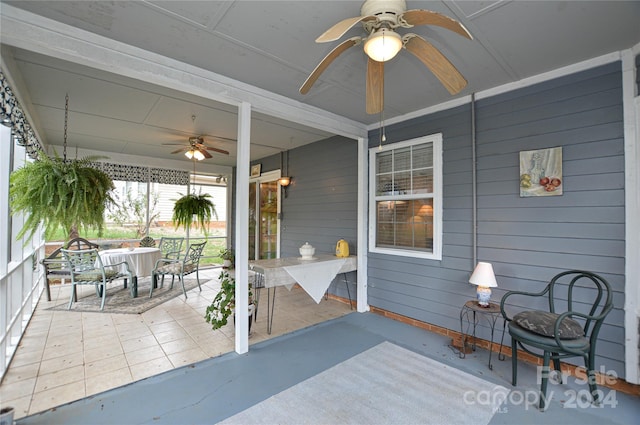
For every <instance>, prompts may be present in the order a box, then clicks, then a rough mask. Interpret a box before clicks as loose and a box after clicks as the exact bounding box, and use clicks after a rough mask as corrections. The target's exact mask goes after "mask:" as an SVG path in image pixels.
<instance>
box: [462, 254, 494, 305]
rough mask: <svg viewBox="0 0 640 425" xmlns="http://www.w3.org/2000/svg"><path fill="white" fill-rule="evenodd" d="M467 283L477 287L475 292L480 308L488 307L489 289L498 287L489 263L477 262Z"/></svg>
mask: <svg viewBox="0 0 640 425" xmlns="http://www.w3.org/2000/svg"><path fill="white" fill-rule="evenodd" d="M469 283H471V284H473V285H477V286H478V289H477V291H476V292H477V295H478V305H479V306H480V307H489V299H490V298H491V288H496V287H497V286H498V283H497V282H496V276H495V275H494V274H493V267H492V266H491V263H483V262H479V263H478V265H477V266H476V268H475V270H473V273H472V274H471V277H470V278H469Z"/></svg>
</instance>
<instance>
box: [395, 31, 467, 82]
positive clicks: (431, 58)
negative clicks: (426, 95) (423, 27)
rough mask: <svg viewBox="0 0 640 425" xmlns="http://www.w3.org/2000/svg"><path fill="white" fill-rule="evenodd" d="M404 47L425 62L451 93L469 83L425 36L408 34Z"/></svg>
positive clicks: (405, 37)
mask: <svg viewBox="0 0 640 425" xmlns="http://www.w3.org/2000/svg"><path fill="white" fill-rule="evenodd" d="M404 39H405V40H406V41H405V43H404V47H405V48H406V49H407V50H408V51H410V52H411V53H413V54H414V55H415V56H416V57H417V58H418V59H420V61H422V63H424V64H425V65H426V66H427V68H429V70H431V72H433V74H434V75H435V76H436V77H438V80H440V82H441V83H442V84H443V85H444V86H445V88H446V89H447V90H449V93H451V94H456V93H458V92H460V90H462V89H463V88H465V86H466V85H467V80H465V79H464V77H463V76H462V74H460V72H459V71H458V70H457V69H456V67H455V66H453V64H452V63H451V62H449V60H448V59H447V58H446V57H444V55H443V54H442V53H441V52H440V51H439V50H438V49H436V48H435V47H434V46H433V45H432V44H431V43H429V42H428V41H426V40H425V39H424V38H422V37H420V36H418V35H415V34H407V35H405V36H404Z"/></svg>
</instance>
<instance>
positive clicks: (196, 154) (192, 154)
mask: <svg viewBox="0 0 640 425" xmlns="http://www.w3.org/2000/svg"><path fill="white" fill-rule="evenodd" d="M184 156H186V157H187V158H189V159H192V158H195V159H197V160H198V161H202V160H203V159H204V154H203V153H202V152H200V151H199V150H198V149H189V150H188V151H186V152H185V153H184Z"/></svg>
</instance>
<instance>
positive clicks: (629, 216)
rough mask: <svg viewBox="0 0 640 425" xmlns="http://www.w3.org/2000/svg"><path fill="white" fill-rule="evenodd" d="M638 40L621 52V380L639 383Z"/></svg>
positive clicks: (639, 118) (639, 106)
mask: <svg viewBox="0 0 640 425" xmlns="http://www.w3.org/2000/svg"><path fill="white" fill-rule="evenodd" d="M639 53H640V44H637V45H636V46H634V48H633V49H631V50H626V51H624V52H623V53H622V101H623V108H624V109H623V110H624V162H625V164H624V168H625V176H624V177H625V183H624V184H625V224H626V226H625V227H626V230H625V239H626V244H625V251H626V252H625V259H626V261H625V290H624V295H625V297H624V299H625V302H624V304H625V305H624V318H625V320H624V329H625V377H624V378H625V380H626V381H627V382H629V383H631V384H640V349H639V348H638V345H639V344H640V341H639V339H640V337H639V335H638V327H639V326H640V280H639V279H640V263H638V261H634V259H638V258H640V238H639V237H638V235H639V234H640V195H639V192H640V172H639V171H638V167H639V166H640V116H639V113H640V93H637V92H636V87H635V85H636V78H635V77H636V72H637V71H636V70H635V56H636V55H637V54H639Z"/></svg>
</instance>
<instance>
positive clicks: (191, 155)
mask: <svg viewBox="0 0 640 425" xmlns="http://www.w3.org/2000/svg"><path fill="white" fill-rule="evenodd" d="M184 156H186V157H187V158H189V159H191V158H193V151H192V150H189V151H186V152H185V153H184Z"/></svg>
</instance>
